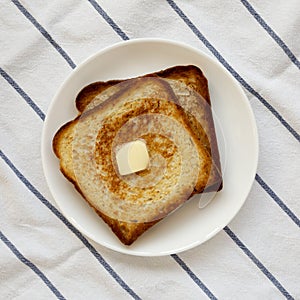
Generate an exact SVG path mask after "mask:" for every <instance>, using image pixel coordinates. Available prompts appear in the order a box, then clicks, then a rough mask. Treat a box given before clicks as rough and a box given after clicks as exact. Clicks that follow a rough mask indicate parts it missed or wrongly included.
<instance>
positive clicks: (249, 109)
mask: <svg viewBox="0 0 300 300" xmlns="http://www.w3.org/2000/svg"><path fill="white" fill-rule="evenodd" d="M149 42H150V43H163V44H168V45H174V46H177V47H181V48H184V49H187V50H189V51H192V52H194V53H195V54H197V55H199V56H202V57H204V58H205V59H207V60H209V61H210V62H211V63H213V64H214V65H215V66H216V67H217V68H219V69H221V70H222V72H225V73H227V76H228V77H229V78H230V79H231V84H232V85H234V87H235V88H236V89H237V90H238V91H239V93H240V94H241V95H242V96H243V104H244V105H246V107H247V112H248V115H249V117H250V119H251V129H252V131H253V132H252V133H253V136H254V138H255V145H253V150H254V159H253V165H252V166H253V167H252V174H251V178H252V179H251V182H250V180H249V183H248V184H249V186H248V189H247V190H246V192H245V197H244V199H243V201H241V203H240V205H239V207H238V209H237V210H236V211H235V213H234V214H232V215H231V217H230V220H229V221H226V222H223V223H224V224H223V223H222V225H220V226H219V227H218V228H216V229H215V230H214V231H213V232H212V233H210V234H209V235H207V236H206V238H204V239H201V240H200V241H199V240H197V241H195V242H194V243H189V244H188V245H186V246H182V247H178V248H177V249H173V250H165V251H160V252H149V251H139V250H132V249H130V248H121V247H117V246H115V245H111V244H108V243H107V242H105V241H104V242H101V243H100V242H99V241H95V239H94V238H93V237H92V236H91V234H89V233H88V232H87V231H86V230H85V229H84V228H82V227H81V226H80V224H78V223H77V222H76V221H74V220H73V219H72V218H71V217H70V216H69V215H68V214H66V213H65V212H64V210H63V209H62V208H61V206H60V203H59V201H57V199H56V198H55V197H54V193H53V192H52V187H51V184H50V182H49V178H48V176H47V170H46V152H48V151H49V149H48V147H47V146H48V143H47V140H46V135H47V129H48V123H49V122H50V120H51V119H50V117H49V115H50V116H51V115H52V111H53V109H54V106H55V103H56V99H57V98H58V97H59V95H60V93H61V92H62V90H63V89H64V87H65V86H66V85H67V84H68V82H70V81H72V80H73V77H74V76H76V73H78V72H79V71H80V69H82V68H84V67H85V66H86V65H87V64H89V63H90V62H91V61H93V60H94V59H95V58H96V57H98V56H102V55H103V54H105V53H107V52H110V51H112V50H113V49H115V48H119V47H123V46H126V45H128V44H142V43H149ZM62 124H63V123H62ZM50 151H51V150H50ZM53 155H54V154H53ZM258 157H259V139H258V130H257V125H256V119H255V116H254V112H253V110H252V107H251V105H250V101H249V99H248V97H247V96H246V94H245V91H244V90H243V89H242V87H241V85H240V84H239V83H238V81H237V80H236V79H235V78H234V77H233V75H232V74H231V73H230V72H229V71H228V70H227V69H226V68H225V67H224V66H223V65H222V64H221V63H220V62H219V61H218V60H217V59H216V58H214V57H212V56H210V55H208V54H207V53H205V52H203V51H201V50H199V49H197V48H195V47H193V46H191V45H189V44H186V43H184V42H180V41H176V40H171V39H164V38H137V39H131V40H126V41H120V42H117V43H114V44H112V45H109V46H107V47H104V48H103V49H101V50H99V51H97V52H95V53H94V54H92V55H90V56H89V57H87V58H86V59H85V60H83V61H82V63H80V64H78V66H77V67H76V68H75V69H73V70H72V71H71V72H70V73H69V74H68V75H67V77H66V78H65V80H63V82H62V84H61V85H60V86H59V87H58V89H57V90H56V92H55V94H54V96H53V97H52V99H51V101H50V104H49V106H48V109H47V113H46V117H45V120H44V124H43V129H42V134H41V159H42V167H43V174H44V177H45V179H46V183H47V186H48V189H49V191H50V193H51V195H52V198H53V200H54V201H55V203H56V205H57V206H58V208H59V210H60V212H61V213H62V214H63V216H64V217H65V218H66V219H67V220H68V221H69V222H70V223H71V224H72V225H73V226H74V227H75V228H76V229H77V230H78V231H79V232H81V233H82V234H83V235H84V236H85V237H86V238H88V239H91V240H92V241H93V242H95V243H96V244H99V245H102V246H104V247H106V248H108V249H111V250H113V251H116V252H119V253H122V254H128V255H133V256H145V257H154V256H165V255H170V254H174V253H180V252H183V251H187V250H189V249H192V248H194V247H196V246H199V245H201V244H203V243H205V242H206V241H208V240H210V239H211V238H213V237H214V236H216V234H217V233H219V232H220V231H221V230H222V229H223V228H224V227H226V226H227V225H228V224H229V223H230V222H231V221H232V220H233V219H234V218H235V217H236V215H237V214H238V213H239V211H240V209H241V208H242V206H243V205H244V203H245V201H246V200H247V198H248V195H249V193H250V190H251V188H252V185H253V182H254V180H255V175H256V171H257V167H258ZM105 225H106V224H105ZM112 234H113V233H112ZM121 246H123V245H121Z"/></svg>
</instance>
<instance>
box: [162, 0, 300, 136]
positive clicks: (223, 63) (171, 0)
mask: <svg viewBox="0 0 300 300" xmlns="http://www.w3.org/2000/svg"><path fill="white" fill-rule="evenodd" d="M166 1H167V2H168V3H169V5H170V6H171V7H172V9H173V10H174V11H175V12H176V13H177V14H178V16H179V17H180V18H181V19H182V20H183V21H184V22H185V23H186V25H187V26H188V27H189V28H190V29H191V30H192V31H193V33H194V34H195V35H196V36H197V37H198V38H199V40H201V41H202V43H203V44H204V45H205V46H206V47H207V48H208V49H209V50H210V52H211V53H212V54H213V55H214V56H215V57H216V58H217V59H218V60H219V61H220V62H221V63H222V65H223V66H224V67H225V68H226V69H227V70H228V71H229V72H230V73H231V74H232V75H233V76H234V78H235V79H236V80H237V81H238V82H239V83H240V84H241V85H242V86H243V87H244V88H245V89H246V90H247V91H249V92H250V93H251V94H252V95H253V96H255V97H256V98H257V99H258V100H259V101H260V102H261V103H262V104H263V105H264V106H265V107H266V108H267V109H268V110H270V112H271V113H272V114H273V115H274V116H275V117H276V118H277V119H278V120H279V121H280V123H281V124H282V125H283V126H284V127H285V128H286V129H287V130H288V131H289V132H290V133H291V134H292V135H293V136H294V137H295V138H296V139H297V141H298V142H300V135H299V134H298V133H297V132H296V130H295V129H293V128H292V127H291V126H290V125H289V124H288V122H287V121H286V120H285V119H284V118H283V117H282V116H281V115H280V114H279V113H278V112H277V111H276V110H275V108H274V107H273V106H272V105H271V104H270V103H268V102H267V101H266V100H265V99H264V98H263V97H262V96H261V95H260V94H259V93H258V92H257V91H255V90H254V89H253V88H252V87H251V86H250V85H249V84H248V83H247V82H246V81H245V80H244V79H243V78H242V77H241V76H240V75H239V74H238V73H237V72H236V71H235V70H234V69H233V68H232V66H230V65H229V63H228V62H227V61H226V60H225V59H224V57H223V56H222V55H221V54H220V53H219V52H218V51H217V50H216V49H215V48H214V46H213V45H212V44H211V43H210V42H209V41H208V40H207V39H206V38H205V37H204V35H203V34H202V33H201V32H200V31H199V29H198V28H197V27H196V26H195V25H194V24H193V23H192V22H191V21H190V20H189V19H188V17H187V16H186V15H185V14H184V13H183V11H182V10H181V9H180V8H179V7H178V6H177V4H176V3H175V2H174V1H173V0H166Z"/></svg>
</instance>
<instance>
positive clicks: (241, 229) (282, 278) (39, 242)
mask: <svg viewBox="0 0 300 300" xmlns="http://www.w3.org/2000/svg"><path fill="white" fill-rule="evenodd" d="M21 4H22V5H23V6H24V7H25V8H26V9H27V11H28V12H29V13H30V14H31V15H32V16H33V17H34V18H35V19H36V20H37V21H38V22H39V23H40V24H41V25H42V26H43V28H44V29H45V30H46V31H47V32H48V33H49V34H50V36H51V37H52V38H53V39H54V40H55V42H56V43H57V44H58V45H59V46H60V47H62V49H64V51H65V52H66V53H67V54H68V55H69V56H70V57H71V59H72V60H73V62H74V63H75V64H76V65H78V64H80V63H81V62H82V61H84V60H85V59H86V58H87V57H88V56H90V55H92V54H94V53H95V52H97V51H99V50H101V49H103V48H104V47H106V46H109V45H112V44H114V43H117V42H120V41H121V40H122V39H121V38H120V36H119V35H118V34H117V33H116V32H115V31H114V30H113V28H112V27H111V26H110V25H109V24H108V23H107V22H106V21H105V20H104V19H103V17H102V16H101V15H100V14H99V13H98V12H97V11H96V10H95V8H94V7H93V6H92V5H91V3H90V2H89V1H88V0H81V1H79V0H66V1H59V0H55V1H37V0H21ZM98 4H99V5H100V6H101V8H102V9H103V10H104V11H105V12H106V13H107V15H108V16H109V17H110V18H111V19H112V20H113V21H114V22H115V23H116V24H117V25H118V26H119V27H120V28H121V29H122V30H123V31H124V32H125V33H126V34H127V35H128V37H129V38H130V39H135V38H144V37H159V38H168V39H173V40H177V41H181V42H185V43H187V44H189V45H191V46H193V47H196V48H197V49H199V50H202V51H204V52H205V53H207V54H209V55H211V56H213V54H212V53H211V52H210V51H209V49H208V48H207V47H206V46H205V45H204V44H203V43H202V42H201V41H200V40H199V39H198V37H197V36H196V35H195V34H194V33H193V32H192V30H191V29H190V28H189V27H188V26H187V25H186V24H185V23H184V21H183V20H182V19H181V18H180V17H179V16H178V14H177V13H176V12H175V11H174V10H173V9H172V8H171V6H170V5H169V4H168V2H167V1H163V0H153V1H146V0H139V1H137V0H131V1H129V0H127V1H109V0H101V1H100V0H98ZM176 4H177V5H178V6H179V7H180V9H181V10H182V11H183V12H184V14H185V15H186V16H187V17H188V18H189V20H190V21H191V22H192V23H193V24H194V25H195V26H196V27H197V28H198V30H199V31H200V32H201V33H202V34H203V35H204V36H205V37H206V39H207V40H208V41H209V42H210V43H211V44H212V45H213V46H214V47H215V48H216V49H217V51H218V52H219V53H220V54H221V55H222V57H223V58H225V60H226V61H227V62H228V63H229V64H230V65H231V66H232V67H233V68H234V69H235V70H236V72H238V73H239V74H240V76H241V77H242V78H243V79H244V80H245V81H246V82H247V83H249V84H250V85H251V86H252V87H253V88H254V89H255V90H256V91H257V92H258V93H259V94H260V95H261V96H263V97H264V99H266V100H267V101H268V102H269V103H270V104H271V105H272V106H273V107H274V108H275V109H276V110H277V111H278V112H279V114H280V115H281V116H282V117H283V118H284V119H285V120H286V121H287V122H288V123H289V125H290V126H291V127H292V128H294V130H296V131H297V132H298V133H299V132H300V121H299V120H300V70H299V68H298V67H297V66H296V65H295V64H294V63H293V62H292V61H291V60H290V58H289V57H288V56H287V55H286V53H284V51H283V50H282V49H281V48H280V46H279V45H278V44H277V43H276V42H275V41H274V40H273V39H272V37H271V36H270V35H269V34H268V33H267V32H266V31H265V29H263V28H262V27H261V25H259V23H258V22H257V21H256V20H255V18H254V17H253V16H252V15H251V14H250V13H249V12H248V11H247V9H246V8H245V7H244V5H243V4H242V3H241V2H240V1H229V0H225V1H217V0H212V1H196V0H190V1H184V0H177V1H176ZM251 5H252V6H253V7H254V8H255V9H256V11H257V12H258V13H259V14H260V15H261V17H262V18H263V19H264V20H265V21H266V22H267V24H268V25H269V26H270V27H271V28H272V29H273V30H274V31H275V32H276V33H277V34H278V36H280V38H281V39H282V40H283V41H284V43H285V44H286V45H287V46H288V47H289V49H290V51H292V53H293V54H294V55H295V56H296V57H297V59H298V60H300V35H299V29H300V15H299V3H298V0H293V1H280V0H278V1H259V0H251ZM0 67H1V68H2V69H3V70H4V71H5V72H6V73H7V74H9V76H10V77H11V78H13V80H14V81H15V82H16V83H17V84H18V85H19V86H20V87H21V88H22V90H23V91H24V92H25V93H26V94H27V95H28V96H29V97H30V98H31V99H32V100H33V101H34V102H35V104H36V105H37V106H38V107H39V108H40V109H41V110H42V111H43V112H44V113H45V114H46V113H47V109H48V107H49V105H50V102H51V99H52V97H53V96H54V94H55V93H56V91H57V89H58V88H59V86H60V85H61V83H62V81H63V80H65V78H66V77H67V76H68V75H69V74H70V72H71V70H72V68H71V67H70V66H69V64H68V63H67V62H66V61H65V59H64V58H63V57H62V56H61V55H60V54H59V53H58V51H57V50H56V49H55V48H54V47H53V46H52V45H51V44H50V43H49V41H48V40H47V39H46V38H45V37H44V36H43V35H42V34H41V33H40V32H39V31H38V30H37V28H36V27H35V26H34V25H33V24H32V23H31V22H30V21H29V20H28V19H27V18H26V17H25V16H24V15H23V14H22V13H21V12H20V10H19V9H18V8H17V6H16V5H15V4H14V3H13V2H11V1H2V3H1V10H0ZM246 94H247V96H248V98H249V102H250V104H251V107H252V109H253V112H254V115H255V118H256V121H257V127H258V133H259V142H260V150H259V163H258V170H257V173H258V174H259V176H260V177H261V178H262V179H263V180H264V181H265V182H266V183H267V185H268V186H269V187H270V188H271V189H272V190H273V192H274V193H275V194H276V195H277V196H278V197H279V198H280V199H281V200H282V201H283V202H284V203H285V205H286V206H287V207H288V208H289V209H290V210H291V211H292V212H293V213H294V214H295V215H296V216H297V217H298V219H299V217H300V202H299V195H300V184H299V173H300V158H299V157H300V147H299V141H297V140H296V138H295V137H294V136H293V135H292V134H291V133H290V132H289V131H288V130H287V129H286V128H285V127H284V126H283V125H282V124H281V123H280V122H279V120H278V119H277V118H275V117H274V115H273V114H272V113H271V112H270V111H269V110H268V109H267V108H266V107H265V106H264V105H263V104H261V102H260V101H259V100H258V99H257V98H256V97H255V96H253V95H252V94H251V93H249V92H248V91H246ZM0 113H1V115H0V116H1V117H0V149H1V151H2V152H3V153H4V154H5V156H6V157H8V158H9V160H10V161H11V162H12V163H13V164H14V166H15V167H16V168H17V169H18V170H19V172H21V173H22V174H23V176H25V178H26V179H27V180H28V181H29V182H30V183H31V184H32V185H33V186H34V187H35V188H36V189H37V190H38V191H39V192H40V193H41V194H42V196H43V197H45V199H47V200H48V201H49V202H50V203H51V204H52V205H54V206H56V204H55V202H54V199H53V198H52V195H51V193H50V191H49V190H48V187H47V184H46V181H45V178H44V175H43V170H42V163H41V155H40V152H41V151H40V147H41V133H42V127H43V121H42V120H41V119H40V117H39V116H38V115H37V114H36V113H35V112H34V110H33V109H32V108H31V107H30V106H29V105H28V104H27V103H26V101H25V100H24V99H23V98H22V96H20V95H19V93H18V92H17V91H16V90H15V89H14V88H13V87H12V86H11V85H10V84H9V83H8V82H7V80H6V79H5V78H4V77H3V76H0ZM228 226H229V228H230V229H231V230H232V231H233V232H234V233H235V234H236V236H238V238H239V239H240V240H241V241H242V242H243V243H244V244H245V245H246V247H247V248H248V249H249V250H250V251H251V252H252V253H253V254H254V255H255V257H256V258H257V259H258V260H259V261H260V262H261V263H262V264H263V265H264V266H265V267H266V268H267V269H268V271H269V272H270V273H271V274H272V275H273V276H274V277H275V278H276V279H277V280H278V281H279V282H280V283H281V285H282V286H283V287H284V288H285V289H286V290H287V291H288V293H289V294H290V295H291V296H292V297H294V298H295V299H300V289H299V277H300V267H299V256H300V232H299V226H297V224H295V222H293V220H292V219H291V218H290V217H289V216H288V215H287V214H286V213H285V212H284V211H283V210H282V209H281V208H280V207H279V205H278V204H277V203H276V202H275V201H274V200H273V199H272V198H271V197H270V196H269V195H268V194H267V192H266V191H265V190H264V189H263V188H262V187H261V186H260V185H259V184H258V182H256V181H255V182H254V184H253V187H252V190H251V192H250V194H249V196H248V198H247V201H246V203H245V205H244V206H243V207H242V209H241V211H240V212H239V213H238V215H237V216H236V217H235V218H234V220H233V221H232V222H231V223H230V224H229V225H228ZM0 231H1V232H2V233H3V234H4V235H5V236H6V237H7V238H8V239H9V241H10V242H11V243H12V244H13V245H14V246H15V247H16V248H17V249H18V251H19V252H20V253H21V254H22V255H23V256H24V257H26V258H27V259H28V260H30V261H31V262H32V263H33V264H34V265H35V266H36V267H37V268H38V269H39V270H41V271H42V272H43V274H44V275H45V276H46V277H47V278H48V279H49V280H50V281H51V283H52V284H53V285H54V286H55V287H56V288H57V290H58V291H59V292H60V293H61V294H62V295H63V296H64V297H65V298H66V299H130V298H131V296H130V295H129V293H128V292H126V291H125V290H124V289H123V288H122V287H121V286H120V285H119V284H118V283H117V282H116V280H115V279H114V278H113V277H112V276H111V275H110V274H109V273H108V272H107V270H105V268H104V267H103V266H102V265H101V264H100V263H99V262H98V261H97V260H96V259H95V257H94V256H93V255H92V254H91V252H90V251H89V250H88V249H87V247H85V246H84V244H83V243H82V242H81V241H80V240H79V239H78V238H77V237H76V236H75V235H74V234H73V233H72V232H71V231H70V230H69V229H68V228H67V227H66V226H65V224H63V222H61V220H59V219H58V218H57V217H56V216H55V215H54V214H53V213H52V212H51V211H50V210H49V209H48V208H47V207H46V206H45V205H43V204H42V203H41V202H40V200H39V199H38V198H37V197H36V196H35V195H34V194H33V193H32V192H31V191H30V190H29V189H28V188H27V187H26V186H25V185H24V184H23V183H22V182H21V180H20V179H19V178H18V177H17V176H16V175H15V173H14V172H13V170H12V169H11V168H10V167H9V166H8V164H7V163H6V162H5V161H4V160H3V159H0ZM90 243H91V244H92V245H93V246H94V247H95V248H96V250H97V251H98V252H99V253H100V254H101V255H102V257H103V258H104V259H105V260H106V262H107V263H108V264H109V265H110V266H111V268H112V269H114V270H115V272H116V273H117V274H118V275H119V276H120V277H121V278H122V279H123V280H124V281H125V282H126V283H127V284H128V286H129V287H130V288H131V289H132V290H133V291H134V292H135V293H136V294H137V295H138V296H139V297H140V298H142V299H208V296H207V295H206V294H205V292H204V291H203V290H202V289H201V288H200V287H199V286H198V285H197V284H196V283H195V282H194V281H193V280H192V278H191V277H190V276H189V275H188V274H187V273H186V272H185V271H184V269H183V268H182V267H181V266H180V265H179V264H178V263H177V262H176V261H175V260H174V259H173V258H172V257H171V256H166V257H151V258H147V257H134V256H129V255H124V254H119V253H117V252H114V251H111V250H109V249H106V248H105V247H103V246H100V245H97V244H95V243H93V242H92V241H90ZM178 256H179V257H180V258H181V259H182V260H183V261H184V263H185V264H186V265H187V266H188V267H189V268H190V270H191V271H192V272H193V273H194V274H195V275H196V276H197V277H198V278H199V279H200V280H201V282H202V283H203V284H205V286H206V287H207V288H208V289H209V291H210V292H211V293H212V294H213V295H214V296H215V297H216V298H218V299H284V298H285V297H284V296H283V294H282V293H281V292H280V291H279V289H277V288H276V287H275V285H274V284H273V283H272V282H271V281H270V280H269V279H268V278H267V277H266V276H265V274H264V273H263V272H262V271H261V270H260V269H259V268H258V267H257V266H256V265H255V264H254V263H253V261H252V260H251V259H250V258H249V257H248V256H247V255H246V254H245V253H244V252H243V251H242V250H241V249H240V248H239V247H238V246H237V244H236V243H234V241H233V240H232V239H231V238H230V237H229V236H228V235H227V234H226V232H225V231H221V232H220V233H219V234H217V235H216V236H215V237H214V238H212V239H211V240H209V241H208V242H206V243H205V244H203V245H200V246H198V247H196V248H194V249H191V250H188V251H186V252H183V253H180V254H178ZM0 298H1V299H55V298H56V297H55V295H54V293H53V292H52V291H51V290H50V289H49V288H48V287H47V285H46V284H45V283H44V282H43V281H42V280H41V278H40V277H39V276H37V275H36V274H35V273H34V272H33V271H32V269H30V268H29V267H28V266H26V265H25V264H23V263H22V262H21V261H20V260H19V259H18V258H17V257H16V256H15V255H14V254H13V252H12V251H11V249H9V247H7V245H6V244H5V243H4V242H3V241H1V240H0Z"/></svg>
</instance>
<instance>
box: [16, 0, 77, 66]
mask: <svg viewBox="0 0 300 300" xmlns="http://www.w3.org/2000/svg"><path fill="white" fill-rule="evenodd" d="M12 2H13V3H14V4H15V5H16V7H17V8H18V9H19V10H20V12H21V13H22V14H23V15H24V16H25V17H26V18H27V19H28V20H29V21H30V22H31V23H32V24H33V25H34V26H35V28H36V29H37V30H38V31H39V32H40V33H41V34H42V35H43V36H44V37H45V38H46V39H47V40H48V41H49V43H50V44H51V45H52V46H53V47H54V48H55V49H56V50H57V51H58V52H59V53H60V54H61V56H62V57H63V58H64V59H65V60H66V61H67V63H68V64H69V65H70V67H71V68H72V69H74V68H75V67H76V65H75V63H74V62H73V61H72V59H71V58H70V56H69V55H68V54H67V53H66V52H65V51H64V50H63V49H62V47H60V46H59V45H58V44H57V43H56V42H55V40H54V39H53V38H52V37H51V35H50V34H49V33H48V32H47V31H46V30H45V29H44V28H43V26H42V25H41V24H40V23H39V22H38V21H37V20H36V19H35V18H34V17H33V16H32V15H31V14H30V13H29V11H28V10H27V9H26V8H25V7H24V6H23V5H22V4H21V3H20V2H19V1H18V0H12Z"/></svg>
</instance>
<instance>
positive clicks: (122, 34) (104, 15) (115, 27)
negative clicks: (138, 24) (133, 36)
mask: <svg viewBox="0 0 300 300" xmlns="http://www.w3.org/2000/svg"><path fill="white" fill-rule="evenodd" d="M88 1H89V2H90V3H91V4H92V6H93V7H94V8H95V9H96V11H97V12H98V13H99V14H100V15H101V16H102V18H103V19H104V20H105V21H106V22H107V23H108V24H109V25H110V26H111V27H112V29H113V30H114V31H115V32H116V33H117V34H118V35H119V36H120V37H121V38H122V39H123V40H125V41H126V40H129V37H128V36H127V34H126V33H125V32H124V31H123V30H122V29H121V28H120V27H119V26H118V25H117V24H116V23H115V22H114V21H113V20H112V18H111V17H109V16H108V14H107V13H106V12H105V11H104V10H103V8H102V7H101V6H100V5H99V4H98V3H97V2H96V1H95V0H88Z"/></svg>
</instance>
